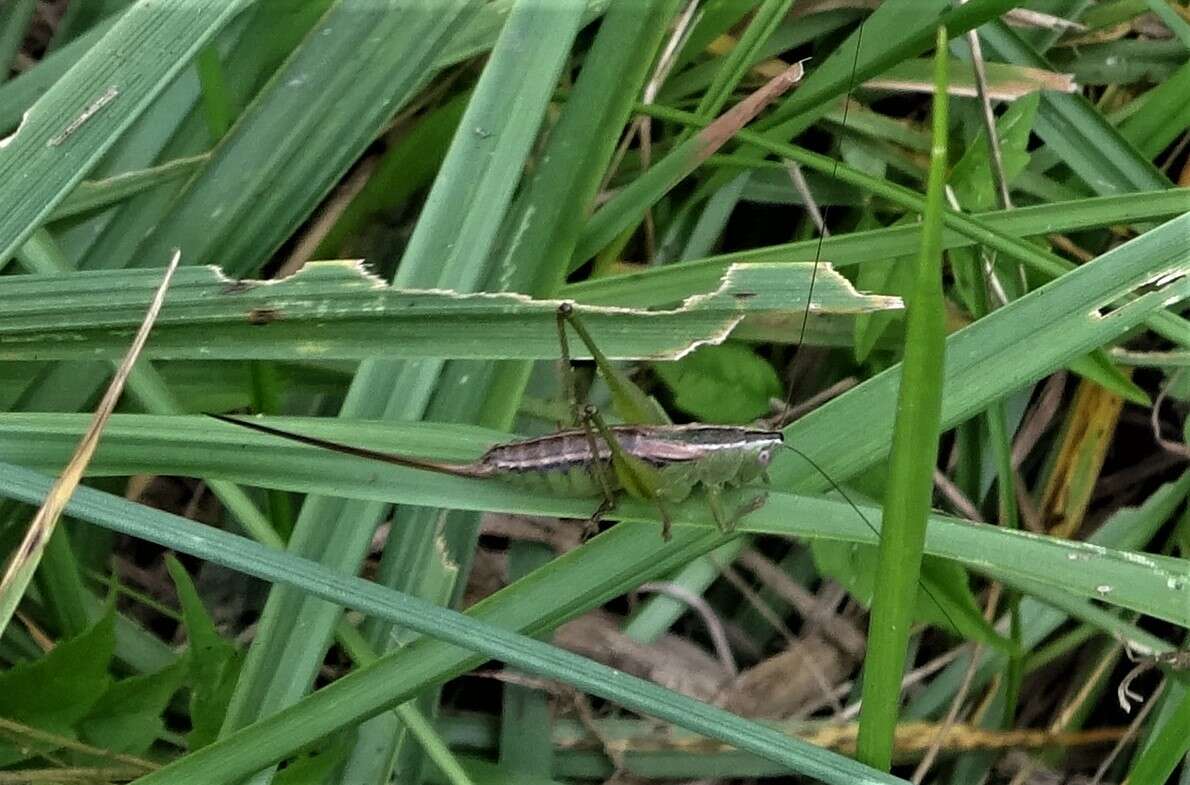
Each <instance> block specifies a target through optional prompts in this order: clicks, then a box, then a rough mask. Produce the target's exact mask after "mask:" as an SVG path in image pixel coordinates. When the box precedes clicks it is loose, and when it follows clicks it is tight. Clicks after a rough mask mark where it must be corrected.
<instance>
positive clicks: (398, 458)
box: [207, 412, 487, 477]
mask: <svg viewBox="0 0 1190 785" xmlns="http://www.w3.org/2000/svg"><path fill="white" fill-rule="evenodd" d="M207 416H208V417H213V418H215V419H216V420H219V421H221V422H225V423H230V424H231V425H238V426H240V427H241V428H247V429H248V430H251V431H258V432H259V433H267V434H268V435H270V436H278V437H280V438H282V439H288V440H289V441H291V442H298V443H299V444H305V445H308V446H310V447H321V448H323V449H324V450H333V451H334V452H341V453H344V454H346V455H354V456H356V457H357V458H368V459H370V460H373V461H382V462H383V463H391V464H394V465H396V466H405V467H407V468H410V469H424V470H425V471H428V472H437V473H438V474H448V475H450V476H452V477H485V476H487V472H484V471H483V470H482V469H481V468H479V467H478V466H475V465H472V464H467V463H441V462H438V461H427V460H422V459H421V458H413V457H410V456H408V455H400V454H397V453H391V452H381V451H380V450H369V449H368V448H366V447H353V446H351V445H350V444H344V443H343V442H335V441H331V440H330V439H319V438H318V437H316V436H306V435H305V434H301V433H294V432H293V431H285V430H282V429H280V428H274V427H273V426H271V425H264V424H262V423H258V422H253V421H252V420H241V419H239V418H238V417H229V416H227V415H226V414H214V413H213V412H207Z"/></svg>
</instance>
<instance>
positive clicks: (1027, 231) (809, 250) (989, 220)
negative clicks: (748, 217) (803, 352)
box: [559, 188, 1190, 306]
mask: <svg viewBox="0 0 1190 785" xmlns="http://www.w3.org/2000/svg"><path fill="white" fill-rule="evenodd" d="M1186 212H1190V188H1173V189H1170V190H1167V191H1158V192H1155V193H1138V194H1126V195H1123V196H1104V197H1098V198H1093V199H1080V200H1078V201H1074V202H1057V203H1054V204H1046V205H1035V206H1029V207H1018V208H1016V209H1014V210H998V211H995V212H988V213H979V214H975V215H972V216H970V217H971V219H972V220H975V221H978V222H980V223H981V224H983V225H985V226H987V227H988V228H990V229H993V230H995V231H997V232H1000V233H1002V234H1006V235H1011V236H1014V237H1031V236H1035V235H1040V234H1045V233H1048V232H1059V233H1062V232H1074V231H1078V230H1080V229H1093V228H1100V227H1104V226H1111V225H1113V224H1117V223H1144V222H1147V221H1158V220H1163V219H1167V218H1175V217H1177V216H1179V215H1181V214H1182V213H1186ZM921 232H922V226H921V224H920V223H914V224H911V225H909V226H892V227H887V228H884V229H872V230H868V231H863V232H850V233H848V234H844V235H832V236H831V237H827V238H826V239H824V240H823V241H822V258H823V259H829V260H830V261H831V264H832V265H833V266H834V267H836V268H841V267H847V266H853V265H857V264H865V265H866V264H875V265H879V264H885V263H887V260H889V259H893V258H895V257H897V256H903V255H905V254H911V253H914V252H915V251H916V250H917V249H918V248H919V247H920V244H921ZM977 242H978V241H977V240H974V239H973V238H971V237H969V236H967V235H965V234H962V233H960V232H957V231H954V230H953V229H949V228H948V229H946V230H944V231H943V233H942V245H943V248H946V249H950V248H969V247H971V246H973V245H975V244H976V243H977ZM817 247H818V240H802V241H799V242H793V243H782V244H779V245H772V246H769V247H767V248H760V249H756V250H752V251H740V252H736V253H727V254H722V255H720V256H711V257H708V258H706V259H697V260H693V259H692V260H690V261H688V262H683V263H682V264H680V265H666V266H663V267H653V268H650V269H648V270H642V271H640V272H636V273H631V274H628V275H617V276H614V277H609V278H599V279H595V280H590V281H583V282H581V283H576V284H570V285H568V286H565V287H563V288H562V289H561V291H560V292H559V294H560V295H561V296H563V297H567V298H572V299H575V300H578V301H579V302H584V303H602V304H605V305H612V304H615V305H627V306H654V305H663V304H665V303H669V302H677V301H678V300H681V299H682V298H683V297H688V296H690V295H691V294H694V293H696V292H700V291H706V290H707V289H709V288H710V287H712V286H714V282H715V281H718V280H719V279H720V278H721V277H722V276H723V272H724V271H725V270H726V268H727V266H728V265H730V264H733V263H734V262H737V261H753V262H788V261H791V260H799V259H802V260H810V259H813V258H814V254H815V252H816V251H817Z"/></svg>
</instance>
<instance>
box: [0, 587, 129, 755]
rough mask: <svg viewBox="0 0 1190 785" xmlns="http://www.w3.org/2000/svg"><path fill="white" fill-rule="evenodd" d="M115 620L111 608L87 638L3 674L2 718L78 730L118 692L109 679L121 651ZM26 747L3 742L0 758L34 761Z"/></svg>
mask: <svg viewBox="0 0 1190 785" xmlns="http://www.w3.org/2000/svg"><path fill="white" fill-rule="evenodd" d="M115 645H116V638H115V617H114V614H113V613H112V611H111V610H110V609H109V610H108V612H107V613H105V614H104V615H103V616H102V618H100V619H99V620H98V621H97V622H96V623H95V624H93V625H92V626H91V627H90V628H89V629H88V630H86V631H85V632H83V633H82V634H81V635H79V636H77V637H75V638H72V639H70V640H66V641H62V642H61V643H59V644H58V645H57V646H55V647H54V648H53V649H52V650H50V651H49V652H48V653H47V654H46V655H45V656H43V657H40V658H38V659H36V660H33V661H31V662H26V663H21V664H18V665H15V666H13V667H12V668H9V669H8V670H6V671H4V673H0V716H3V717H6V718H8V719H11V720H15V721H17V722H19V723H22V724H25V725H29V726H31V727H33V728H37V729H40V730H45V731H50V732H51V733H55V734H58V735H62V736H66V737H70V736H73V735H74V733H75V730H76V728H77V726H78V725H79V724H80V723H82V722H83V721H85V720H86V719H87V718H88V716H89V715H91V713H92V712H93V711H95V710H96V709H100V710H102V706H101V701H102V700H103V698H104V696H105V695H106V694H107V693H108V692H109V690H111V689H112V678H111V676H109V675H108V667H109V665H110V664H111V659H112V654H113V653H114V651H115ZM28 754H29V753H28V752H27V751H26V750H25V749H22V747H21V746H20V745H14V744H12V743H10V742H0V760H3V761H4V763H6V764H8V763H12V762H15V761H19V760H23V759H25V758H26V757H28Z"/></svg>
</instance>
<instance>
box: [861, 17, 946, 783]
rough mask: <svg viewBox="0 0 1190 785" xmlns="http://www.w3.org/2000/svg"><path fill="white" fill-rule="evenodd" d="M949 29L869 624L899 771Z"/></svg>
mask: <svg viewBox="0 0 1190 785" xmlns="http://www.w3.org/2000/svg"><path fill="white" fill-rule="evenodd" d="M946 41H947V37H946V28H945V27H939V28H938V34H937V50H936V52H935V54H934V101H933V107H932V113H933V129H934V142H933V147H932V149H931V151H930V175H929V184H928V187H927V189H926V209H925V213H924V214H923V216H922V239H921V252H920V254H919V256H918V262H917V266H916V270H915V271H914V282H913V290H912V291H913V294H912V296H911V298H910V300H909V308H908V310H907V313H906V316H905V359H904V361H903V362H902V372H901V384H900V387H899V389H898V393H897V415H896V422H895V424H894V425H893V436H892V451H891V454H890V456H889V477H888V484H889V490H888V493H887V494H886V498H885V508H884V526H883V528H882V529H881V536H880V552H879V561H878V564H877V567H876V586H877V591H876V594H875V596H874V597H873V600H872V615H871V619H870V621H869V624H868V654H867V658H866V659H865V669H864V686H863V710H862V712H861V713H860V724H859V739H858V741H857V753H858V755H859V758H860V760H863V761H865V762H866V763H868V765H870V766H873V767H875V768H878V769H883V770H888V768H889V767H890V766H891V765H892V750H893V739H894V735H895V733H896V725H897V717H898V715H899V713H900V712H899V708H900V695H901V679H902V678H903V675H904V668H905V653H906V648H907V647H908V643H909V626H910V622H911V620H912V618H913V608H914V605H915V603H916V602H917V594H918V581H919V576H920V572H921V557H922V547H923V545H924V544H925V536H926V518H927V517H928V515H929V512H930V503H931V501H932V499H933V492H934V483H933V473H934V467H935V464H936V462H937V455H938V436H939V432H940V429H941V419H942V378H943V352H944V350H945V346H944V341H945V327H944V323H943V322H944V313H943V311H944V308H943V303H942V209H943V199H944V194H943V190H944V188H945V186H946V171H947V149H948V148H947V144H946V140H947V134H948V132H949V118H948V113H947V107H948V104H949V100H950V99H949V96H948V95H947V92H946V84H947V50H946Z"/></svg>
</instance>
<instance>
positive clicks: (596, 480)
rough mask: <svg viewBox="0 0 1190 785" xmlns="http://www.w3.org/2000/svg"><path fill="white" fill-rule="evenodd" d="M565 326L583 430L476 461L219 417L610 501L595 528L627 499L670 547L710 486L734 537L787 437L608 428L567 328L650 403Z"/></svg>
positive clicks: (336, 446) (628, 385)
mask: <svg viewBox="0 0 1190 785" xmlns="http://www.w3.org/2000/svg"><path fill="white" fill-rule="evenodd" d="M557 322H558V334H559V342H560V346H561V354H562V357H561V360H560V366H561V368H562V376H563V379H564V382H565V387H566V388H567V391H568V392H569V394H570V396H571V406H572V409H573V411H574V413H575V418H576V420H578V422H579V424H580V427H576V428H571V429H568V430H562V431H558V432H556V433H552V434H549V435H546V436H539V437H535V438H529V439H520V440H516V441H510V442H504V443H501V444H496V445H493V446H492V447H491V448H489V449H488V450H487V451H486V452H485V453H484V454H483V455H481V456H480V457H479V458H478V459H476V460H475V461H473V462H470V463H444V462H438V461H431V460H426V459H422V458H415V457H413V456H408V455H402V454H397V453H388V452H381V451H377V450H369V449H365V448H360V447H353V446H351V445H347V444H343V443H340V442H333V441H329V440H326V439H318V438H315V437H312V436H306V435H303V434H298V433H292V432H290V431H284V430H281V429H278V428H273V427H271V426H267V425H263V424H260V423H256V422H252V421H250V420H241V419H238V418H235V417H228V416H225V415H220V414H212V415H211V416H212V417H214V418H216V419H218V420H222V421H224V422H228V423H233V424H235V425H239V426H242V427H245V428H250V429H252V430H255V431H260V432H262V433H267V434H271V435H274V436H279V437H282V438H285V439H289V440H291V441H297V442H300V443H302V444H308V445H311V446H314V447H322V448H326V449H330V450H335V451H337V452H342V453H346V454H349V455H356V456H359V457H362V458H369V459H372V460H378V461H383V462H386V463H392V464H396V465H399V466H406V467H410V468H414V469H422V470H425V471H431V472H437V473H439V474H449V475H453V476H456V477H477V478H491V479H497V480H502V481H505V482H509V483H514V484H517V485H521V486H526V487H531V488H534V489H538V490H545V491H548V492H553V493H558V494H563V495H573V496H583V497H592V498H600V499H601V500H602V501H601V503H600V506H599V508H598V509H597V510H596V512H595V513H594V515H592V518H591V521H592V522H594V521H597V520H598V519H599V517H601V516H602V515H603V514H605V513H607V512H608V511H610V510H611V509H613V508H614V506H615V503H616V494H617V492H619V491H624V492H626V493H628V494H629V495H631V496H633V497H636V498H639V499H643V500H645V501H649V502H652V503H653V504H655V505H656V506H657V509H658V511H659V512H660V514H661V518H662V521H663V527H662V536H663V537H665V538H666V539H668V538H669V536H670V526H671V521H670V516H669V512H668V509H667V507H668V505H669V504H677V503H679V502H682V501H684V500H685V499H686V498H688V497H689V496H690V494H691V493H692V492H693V491H694V489H695V487H696V486H702V487H703V488H704V489H705V492H706V498H707V502H708V505H709V506H710V509H711V514H712V515H713V517H714V519H715V522H716V523H717V524H718V525H719V526H720V528H722V529H724V530H729V529H730V528H731V527H732V526H733V524H734V522H735V520H736V518H738V516H739V514H740V511H733V512H731V513H728V512H727V511H725V510H724V509H723V507H722V504H721V502H720V494H721V492H722V490H723V489H725V488H734V487H738V486H743V485H747V484H748V483H751V482H753V481H755V480H757V479H762V478H764V477H765V468H766V467H767V466H768V464H769V461H770V460H771V458H772V454H773V450H774V449H776V448H777V447H778V446H784V441H783V436H782V434H781V432H780V431H775V430H767V429H762V428H747V427H738V426H723V425H703V424H693V425H612V426H609V425H607V424H606V423H605V422H604V421H603V418H602V417H601V416H600V415H599V413H598V411H597V410H596V409H595V408H594V407H592V406H585V407H583V406H580V405H579V404H578V400H577V395H576V394H575V385H574V380H573V374H572V371H571V368H570V351H569V345H568V342H567V340H566V326H567V325H569V326H570V327H572V328H573V329H574V331H575V333H576V334H577V335H578V336H579V337H580V339H581V340H582V341H583V343H584V344H585V345H586V346H587V349H588V350H589V352H590V353H591V356H592V357H594V358H595V362H596V365H597V366H598V368H599V369H600V370H601V371H602V372H603V374H604V377H605V379H607V380H608V384H609V386H611V387H612V389H613V391H614V392H615V393H616V394H617V396H618V398H619V400H620V401H621V402H623V403H622V405H624V406H627V407H629V408H632V409H634V410H635V413H636V414H637V415H638V416H640V415H641V414H642V413H645V412H646V409H645V407H646V406H647V399H646V398H645V397H644V393H642V392H641V391H640V390H639V389H638V388H637V387H636V386H635V385H633V384H632V382H630V381H629V380H628V379H626V378H625V377H624V376H623V375H622V374H621V373H620V372H619V371H618V370H616V369H615V368H614V366H612V364H611V363H610V361H608V359H607V358H606V357H605V356H604V355H603V354H602V353H601V352H600V351H599V349H598V347H596V346H595V344H594V341H593V340H592V339H591V336H590V335H589V334H588V333H587V331H586V329H585V328H584V327H583V325H582V323H581V322H580V321H579V319H578V317H577V316H576V315H575V314H574V310H573V307H572V306H571V304H570V303H566V302H564V303H562V304H561V305H560V306H559V308H558V320H557ZM645 416H647V414H645ZM754 503H755V502H754Z"/></svg>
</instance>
